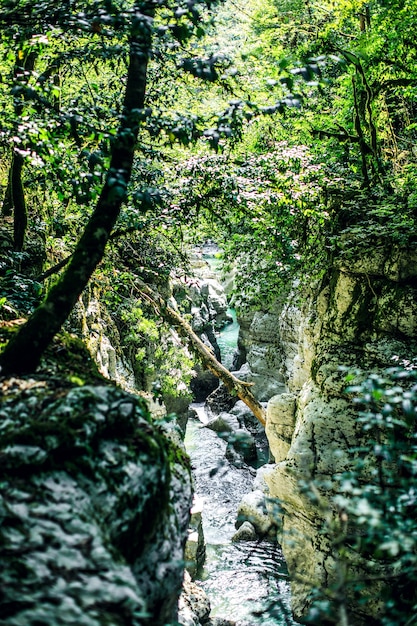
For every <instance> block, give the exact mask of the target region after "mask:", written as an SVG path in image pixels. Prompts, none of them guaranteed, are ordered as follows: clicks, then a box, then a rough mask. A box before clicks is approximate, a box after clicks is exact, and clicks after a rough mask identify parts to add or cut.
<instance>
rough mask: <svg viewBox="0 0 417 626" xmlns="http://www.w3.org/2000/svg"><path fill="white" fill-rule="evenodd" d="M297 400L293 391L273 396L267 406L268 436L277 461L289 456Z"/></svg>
mask: <svg viewBox="0 0 417 626" xmlns="http://www.w3.org/2000/svg"><path fill="white" fill-rule="evenodd" d="M295 400H296V396H295V394H293V393H282V394H281V395H279V396H273V397H272V398H271V399H270V401H269V402H268V406H267V423H266V427H265V432H266V436H267V437H268V441H269V442H270V444H269V445H270V448H271V452H272V455H273V457H274V459H275V461H276V462H277V463H278V462H279V461H282V460H283V459H285V457H286V456H287V452H288V450H289V449H290V445H291V438H292V435H293V432H294V426H295Z"/></svg>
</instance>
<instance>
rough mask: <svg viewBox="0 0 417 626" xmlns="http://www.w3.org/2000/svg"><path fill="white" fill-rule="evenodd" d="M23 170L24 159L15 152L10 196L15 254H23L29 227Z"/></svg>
mask: <svg viewBox="0 0 417 626" xmlns="http://www.w3.org/2000/svg"><path fill="white" fill-rule="evenodd" d="M22 169H23V157H22V155H21V154H19V153H18V152H15V153H14V154H13V161H12V168H11V173H10V191H11V193H10V196H11V200H12V206H13V249H14V250H15V252H21V251H22V249H23V244H24V243H25V235H26V229H27V225H28V216H27V210H26V202H25V192H24V190H23V183H22Z"/></svg>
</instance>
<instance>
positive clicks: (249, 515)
mask: <svg viewBox="0 0 417 626" xmlns="http://www.w3.org/2000/svg"><path fill="white" fill-rule="evenodd" d="M245 521H248V522H250V523H251V524H252V526H253V527H254V528H255V531H256V533H257V534H258V535H260V536H261V537H263V536H265V535H267V534H268V533H269V532H270V531H271V530H272V528H273V521H272V519H271V518H270V516H269V514H268V510H267V508H266V502H265V496H264V494H263V493H262V491H258V490H257V491H251V492H250V493H247V494H246V495H245V496H243V498H242V500H241V501H240V504H239V507H238V511H237V521H236V524H235V526H236V528H237V529H239V528H240V526H241V525H242V524H243V523H244V522H245Z"/></svg>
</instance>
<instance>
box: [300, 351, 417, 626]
mask: <svg viewBox="0 0 417 626" xmlns="http://www.w3.org/2000/svg"><path fill="white" fill-rule="evenodd" d="M352 378H353V377H352ZM346 391H347V393H349V394H351V395H352V396H353V402H354V403H355V404H356V406H357V407H358V426H359V429H360V433H359V439H360V441H361V444H360V446H358V447H356V448H353V449H351V450H350V454H351V457H352V463H351V467H350V468H349V469H348V470H346V471H345V472H343V473H341V474H339V475H336V476H335V477H334V480H335V481H336V495H335V496H334V497H333V506H334V507H335V510H336V512H337V516H336V517H335V518H333V520H332V522H331V523H330V526H329V527H328V528H327V529H326V532H328V533H329V534H330V538H331V540H332V541H333V547H334V550H335V553H336V554H337V556H336V559H337V562H336V567H337V571H338V574H339V580H338V581H337V584H334V585H330V586H329V588H328V589H320V590H316V601H315V602H314V603H313V607H312V609H311V610H310V614H309V617H308V621H309V622H312V623H321V621H320V620H323V621H324V620H325V619H329V618H331V616H332V615H336V614H337V615H341V614H342V613H341V612H340V611H341V610H342V611H343V613H344V614H345V615H346V620H347V621H346V623H350V621H349V615H350V611H351V607H350V604H349V602H351V601H352V598H353V597H355V596H356V601H358V600H359V606H360V605H361V602H362V603H363V604H365V603H366V602H367V598H368V594H367V588H368V586H369V585H375V583H376V582H377V581H379V583H378V584H379V586H380V598H379V600H380V605H381V606H380V616H379V617H378V624H383V625H384V626H399V625H400V624H410V625H411V624H414V623H415V622H416V620H417V596H416V591H415V590H416V582H417V517H416V505H417V494H416V489H415V481H416V476H417V428H416V418H417V374H416V369H415V363H414V364H413V363H409V364H408V366H407V368H406V369H404V368H403V367H402V368H394V369H391V370H388V371H387V372H386V374H385V375H384V376H380V375H377V374H374V375H370V376H369V377H368V378H366V379H365V380H364V381H363V382H361V383H360V384H356V385H353V386H350V387H348V388H347V390H346ZM318 487H320V485H318ZM358 557H361V558H362V559H364V562H365V563H366V564H367V565H366V566H365V568H364V571H365V574H363V575H362V576H358V574H357V572H356V573H355V570H356V569H357V566H355V563H357V559H358ZM335 607H337V608H335ZM337 623H342V622H341V621H340V622H339V621H337Z"/></svg>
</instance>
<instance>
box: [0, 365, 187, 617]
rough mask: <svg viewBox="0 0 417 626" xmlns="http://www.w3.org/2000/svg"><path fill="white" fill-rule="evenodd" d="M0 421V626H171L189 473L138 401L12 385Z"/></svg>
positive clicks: (83, 390)
mask: <svg viewBox="0 0 417 626" xmlns="http://www.w3.org/2000/svg"><path fill="white" fill-rule="evenodd" d="M0 419H1V421H0V444H1V452H0V467H1V474H2V481H1V485H0V516H1V531H0V554H1V563H2V567H1V570H0V619H1V623H2V624H4V625H5V626H20V625H21V624H25V625H27V626H30V625H31V624H33V625H35V624H39V623H48V624H54V625H55V624H56V625H58V624H65V625H68V624H74V625H75V624H77V626H79V625H83V626H84V625H85V626H103V625H105V624H109V625H110V624H111V625H112V626H114V625H118V624H120V625H128V624H129V625H137V626H139V625H140V626H142V625H143V626H145V625H150V624H152V626H154V625H157V624H161V625H162V624H166V623H169V622H170V621H175V619H176V614H177V601H178V595H179V592H180V588H181V583H182V575H183V560H182V559H183V547H184V541H185V537H186V532H187V527H188V519H189V507H190V501H191V482H190V473H189V467H188V466H187V462H186V457H185V455H183V454H176V453H175V451H174V452H173V447H174V444H173V443H172V442H170V441H169V440H168V439H167V438H166V437H165V436H164V434H163V432H162V431H161V430H160V429H159V428H157V427H156V426H155V425H153V424H152V422H151V420H150V417H149V414H148V411H147V408H146V406H145V405H144V403H143V402H142V401H141V400H140V399H139V398H137V397H135V396H133V395H130V394H127V393H126V392H123V391H121V390H120V389H117V388H115V387H112V386H104V385H102V386H92V385H91V386H79V387H72V386H69V385H63V384H62V381H60V380H59V379H54V378H49V379H47V380H45V379H42V377H34V378H32V379H19V380H15V379H12V380H9V381H4V382H3V397H2V401H1V404H0Z"/></svg>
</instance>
